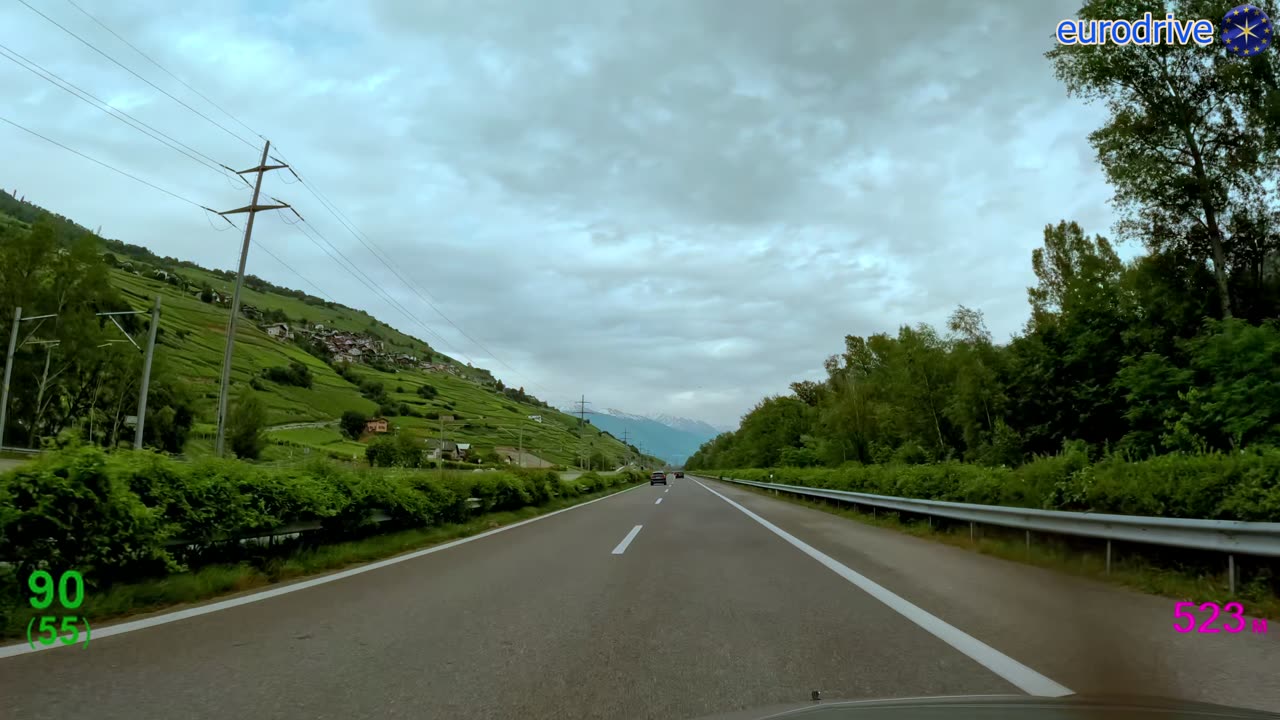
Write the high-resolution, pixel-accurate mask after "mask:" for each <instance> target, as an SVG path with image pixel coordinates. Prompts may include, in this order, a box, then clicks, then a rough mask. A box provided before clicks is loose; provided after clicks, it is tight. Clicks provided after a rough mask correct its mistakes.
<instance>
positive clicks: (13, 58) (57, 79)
mask: <svg viewBox="0 0 1280 720" xmlns="http://www.w3.org/2000/svg"><path fill="white" fill-rule="evenodd" d="M0 55H3V56H4V57H5V58H7V59H8V60H9V61H10V62H12V63H14V64H15V65H17V66H19V67H21V68H23V69H24V70H26V71H28V72H30V73H32V74H34V75H35V76H37V77H39V78H41V79H43V80H45V81H46V82H48V83H49V84H51V85H53V86H54V87H57V88H59V89H61V90H63V91H65V92H67V93H68V94H70V95H71V96H73V97H75V98H77V99H78V100H81V101H82V102H84V103H86V104H88V105H91V106H93V107H94V108H96V109H98V110H101V111H103V112H105V113H107V114H108V115H110V116H111V117H113V118H115V119H116V120H119V121H120V122H122V123H124V124H126V125H128V126H129V127H131V128H133V129H135V130H137V131H138V132H140V133H142V134H144V135H146V136H147V137H150V138H151V139H153V140H155V141H157V142H159V143H161V144H163V145H165V146H166V147H169V148H172V149H173V150H175V151H177V152H179V153H182V154H183V155H185V156H187V157H188V158H191V160H193V161H195V162H197V163H200V164H201V165H203V166H204V167H207V168H209V169H210V170H213V171H214V172H217V173H219V174H222V175H224V176H225V175H226V173H225V172H224V171H230V168H228V167H227V166H226V165H224V164H222V163H220V162H218V161H217V160H214V159H213V158H211V157H209V156H208V155H205V154H204V153H202V152H200V151H199V150H196V149H195V148H193V147H191V146H190V145H187V144H186V143H184V142H182V141H181V140H178V139H176V138H174V137H172V136H171V135H168V134H167V133H165V132H163V131H161V130H157V129H156V128H154V127H152V126H151V125H148V124H147V123H145V122H143V121H142V120H139V119H137V118H135V117H134V116H132V115H130V114H129V113H127V112H125V111H123V110H120V109H119V108H117V107H115V106H113V105H111V104H110V103H108V102H106V101H105V100H103V99H102V98H99V97H98V96H96V95H94V94H93V93H91V92H89V91H88V90H85V89H84V88H81V87H80V86H78V85H76V84H75V83H73V82H71V81H70V80H67V79H65V78H63V77H61V76H59V75H58V74H57V73H55V72H53V71H51V70H49V69H48V68H45V67H43V66H41V65H40V64H39V63H37V62H35V61H34V60H31V59H30V58H27V57H25V56H23V55H22V53H19V52H18V51H16V50H14V49H12V48H10V47H7V46H5V45H3V44H0ZM95 103H97V104H95ZM126 118H127V119H126ZM139 126H141V127H139ZM144 128H145V129H144ZM157 135H159V136H162V137H163V139H162V137H157ZM179 145H180V146H182V147H178V146H179ZM183 148H186V149H185V150H184V149H183ZM188 150H190V151H191V152H187V151H188ZM192 153H195V154H194V155H193V154H192ZM196 155H199V156H200V157H196ZM201 158H204V160H201ZM206 161H207V162H206ZM236 177H237V178H238V179H240V180H243V179H244V178H240V177H239V176H238V175H237V176H236Z"/></svg>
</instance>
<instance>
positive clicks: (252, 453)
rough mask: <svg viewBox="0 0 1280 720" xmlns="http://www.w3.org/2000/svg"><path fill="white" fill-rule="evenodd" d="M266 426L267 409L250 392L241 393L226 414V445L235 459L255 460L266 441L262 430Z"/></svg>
mask: <svg viewBox="0 0 1280 720" xmlns="http://www.w3.org/2000/svg"><path fill="white" fill-rule="evenodd" d="M266 425H267V407H266V405H265V404H263V402H262V398H261V397H259V396H258V394H257V393H256V392H253V391H252V390H245V391H243V392H242V393H241V394H240V396H239V397H238V398H237V399H236V401H235V403H234V404H232V406H231V411H230V412H229V413H228V414H227V445H228V446H229V447H230V448H231V451H232V452H234V453H235V454H236V457H239V458H242V459H245V460H257V459H258V456H260V455H261V454H262V448H263V446H264V445H265V444H266V439H265V438H264V437H263V435H262V429H263V428H264V427H266Z"/></svg>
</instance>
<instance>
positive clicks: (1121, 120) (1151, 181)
mask: <svg viewBox="0 0 1280 720" xmlns="http://www.w3.org/2000/svg"><path fill="white" fill-rule="evenodd" d="M1151 9H1153V8H1152V7H1151V6H1150V5H1149V4H1147V3H1144V2H1137V1H1136V0H1087V1H1086V2H1085V3H1084V6H1083V7H1082V8H1081V9H1080V13H1079V14H1080V17H1081V18H1086V19H1097V20H1102V19H1107V18H1115V17H1136V16H1138V15H1141V14H1142V12H1143V11H1144V10H1151ZM1155 9H1156V10H1157V14H1160V8H1155ZM1164 9H1167V10H1168V11H1171V12H1173V13H1174V14H1175V15H1177V16H1178V17H1214V16H1215V15H1216V14H1217V13H1220V12H1222V8H1221V6H1219V5H1215V4H1213V3H1210V2H1207V1H1205V0H1174V1H1173V2H1171V3H1165V6H1164ZM1047 56H1048V58H1049V59H1050V60H1051V61H1052V63H1053V66H1054V70H1055V72H1056V74H1057V76H1058V78H1059V79H1060V80H1062V81H1063V83H1064V84H1065V85H1066V86H1067V90H1068V92H1069V93H1070V94H1072V95H1074V96H1077V97H1082V98H1084V99H1086V100H1088V101H1102V102H1103V103H1105V105H1106V107H1107V110H1108V112H1109V115H1110V117H1109V119H1108V121H1107V122H1106V124H1104V125H1103V126H1102V127H1101V128H1099V129H1098V130H1096V131H1094V132H1093V133H1092V134H1090V136H1089V140H1090V142H1091V143H1092V144H1093V146H1094V149H1095V150H1096V151H1097V153H1098V161H1099V162H1100V164H1101V165H1102V169H1103V171H1104V172H1105V173H1106V175H1107V179H1108V180H1109V181H1110V182H1111V184H1112V186H1113V188H1114V189H1115V200H1116V207H1117V208H1118V209H1119V210H1120V211H1121V213H1123V219H1122V221H1121V223H1120V225H1119V227H1120V229H1121V231H1122V235H1124V236H1126V237H1135V238H1141V239H1143V240H1145V242H1146V243H1147V245H1148V247H1149V248H1151V249H1152V250H1156V251H1160V250H1166V249H1171V248H1182V249H1186V250H1188V251H1190V252H1191V253H1192V254H1194V255H1195V256H1196V257H1199V258H1202V259H1207V260H1208V261H1209V262H1211V263H1212V266H1213V273H1214V277H1215V280H1216V284H1217V295H1218V301H1219V306H1220V310H1221V314H1222V317H1228V318H1229V317H1231V316H1232V298H1231V295H1232V293H1231V288H1230V285H1231V283H1230V282H1229V279H1228V273H1229V272H1230V268H1231V266H1232V263H1233V262H1238V261H1239V260H1238V256H1239V250H1240V247H1241V246H1242V245H1243V244H1245V243H1250V242H1251V243H1260V244H1266V245H1268V246H1269V247H1270V248H1271V249H1272V250H1273V251H1274V249H1275V248H1276V247H1277V245H1276V236H1275V234H1273V233H1268V232H1263V231H1262V229H1261V228H1259V227H1258V223H1257V220H1258V217H1257V216H1256V209H1257V208H1258V206H1259V204H1260V203H1262V202H1264V201H1265V200H1266V199H1268V197H1269V196H1270V195H1271V193H1270V192H1269V191H1268V189H1267V186H1266V183H1267V181H1268V179H1269V178H1270V177H1272V176H1274V174H1275V172H1276V170H1277V167H1278V164H1280V156H1278V155H1277V153H1276V146H1275V141H1274V138H1273V139H1271V140H1269V139H1268V138H1267V130H1268V127H1267V125H1266V124H1265V123H1263V122H1257V121H1256V120H1257V119H1258V118H1257V117H1256V115H1257V112H1256V109H1257V108H1259V106H1260V104H1261V103H1263V102H1265V101H1261V100H1259V98H1261V97H1263V96H1267V95H1269V96H1272V97H1273V96H1274V95H1275V93H1274V91H1273V90H1272V88H1274V87H1275V85H1274V78H1276V76H1277V73H1276V68H1277V65H1276V63H1277V62H1280V61H1278V60H1277V59H1276V57H1275V53H1262V54H1261V55H1259V56H1257V57H1255V58H1250V60H1249V61H1247V62H1240V61H1239V60H1237V59H1236V58H1234V57H1232V56H1230V55H1229V54H1228V53H1225V52H1223V51H1222V49H1221V48H1220V47H1219V46H1218V45H1217V44H1216V43H1213V44H1210V45H1207V46H1204V47H1200V46H1197V45H1185V46H1184V45H1174V44H1167V45H1150V46H1147V45H1128V46H1117V45H1114V44H1110V43H1109V44H1107V45H1105V46H1102V45H1059V46H1057V47H1055V48H1054V49H1053V50H1051V51H1049V52H1048V53H1047ZM1263 78H1269V80H1264V79H1263ZM1268 83H1270V87H1268ZM1274 106H1275V104H1274V103H1272V107H1274ZM1241 107H1243V108H1245V109H1239V108H1241ZM1251 109H1254V110H1253V111H1251ZM1251 120H1254V121H1253V122H1251ZM1269 207H1274V206H1269Z"/></svg>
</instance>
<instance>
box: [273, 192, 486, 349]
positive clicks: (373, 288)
mask: <svg viewBox="0 0 1280 720" xmlns="http://www.w3.org/2000/svg"><path fill="white" fill-rule="evenodd" d="M295 214H296V211H295ZM298 217H299V218H302V216H301V215H298ZM294 224H295V225H296V226H297V229H298V232H300V233H302V235H303V236H304V237H306V238H307V239H308V240H310V241H311V243H312V244H314V245H315V246H316V247H318V248H320V251H321V252H323V253H324V254H325V255H327V256H328V257H329V259H330V260H333V261H334V262H335V263H337V264H338V267H341V268H342V269H343V270H344V271H346V272H347V274H349V275H351V276H352V277H354V278H355V279H356V280H358V281H359V282H360V283H361V284H362V285H364V286H365V287H366V288H368V289H369V292H371V293H373V294H374V295H375V296H377V297H378V298H379V299H381V300H384V301H386V302H387V304H388V305H390V306H391V307H392V308H394V309H396V310H398V311H399V312H400V314H402V315H404V316H405V318H407V319H408V320H409V322H411V323H417V325H418V326H419V327H421V328H422V329H424V330H426V331H427V333H428V334H430V335H432V336H434V337H436V338H438V339H439V340H440V342H441V344H443V345H444V346H445V347H446V348H447V349H448V350H449V352H450V353H452V354H457V355H461V356H462V357H463V359H465V360H466V361H467V362H471V363H472V364H474V362H473V361H472V360H471V358H469V357H467V356H466V354H464V353H461V352H458V350H456V349H455V348H453V347H452V346H451V345H450V343H449V341H448V340H446V339H445V338H444V336H442V335H440V334H439V333H437V332H436V331H435V330H433V329H431V327H429V326H428V325H427V324H426V323H424V322H422V321H421V320H419V319H418V318H417V317H415V316H414V315H413V314H412V313H410V312H409V311H408V310H407V309H406V308H405V307H404V306H403V305H401V304H400V303H399V302H398V301H396V300H395V299H394V298H392V297H391V296H390V295H388V294H387V292H386V291H385V290H383V289H381V288H379V287H378V286H377V283H376V281H374V280H373V279H372V278H370V277H369V276H368V275H367V274H365V272H364V271H363V270H361V269H360V267H359V266H357V265H356V264H355V263H353V262H352V261H351V259H350V258H348V257H347V256H346V255H345V254H344V253H343V252H342V251H341V250H339V249H338V247H337V246H336V245H334V244H333V243H332V242H330V241H329V239H328V238H326V237H325V236H324V235H323V234H322V233H321V232H320V231H319V230H318V229H317V228H316V227H315V226H314V225H312V224H311V223H309V222H306V221H305V219H304V220H303V222H298V223H294ZM317 238H318V240H317ZM320 242H324V244H325V245H328V246H329V248H332V250H333V252H334V253H337V257H335V256H334V255H333V253H331V252H329V250H328V249H326V248H325V246H324V245H321V244H320ZM339 257H340V258H342V260H339V259H338V258H339ZM344 261H345V264H344Z"/></svg>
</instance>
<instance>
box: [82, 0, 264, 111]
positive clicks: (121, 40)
mask: <svg viewBox="0 0 1280 720" xmlns="http://www.w3.org/2000/svg"><path fill="white" fill-rule="evenodd" d="M67 2H69V3H71V6H72V7H74V8H75V9H77V10H79V11H80V12H82V13H84V14H85V16H86V17H88V18H89V19H90V20H92V21H94V22H95V23H97V24H98V25H99V26H101V27H102V29H103V30H106V31H107V32H109V33H111V34H112V35H114V36H115V37H116V39H117V40H119V41H120V42H122V43H124V44H125V45H128V46H129V48H130V49H132V50H133V51H134V52H136V53H138V54H139V55H141V56H142V57H144V58H146V59H147V61H148V62H150V63H151V64H152V65H155V66H156V67H158V68H160V69H161V70H162V71H164V73H165V74H166V75H168V76H169V77H171V78H173V79H174V80H177V81H178V82H180V83H182V86H183V87H185V88H186V89H188V90H190V91H191V92H193V93H195V94H196V95H199V96H200V98H201V99H202V100H204V101H205V102H207V103H209V104H210V105H212V106H213V107H215V108H217V109H218V111H219V112H221V113H222V114H223V115H226V116H227V117H229V118H231V119H232V120H235V121H236V122H237V123H240V127H242V128H244V129H245V130H248V131H249V132H251V133H253V134H254V135H257V134H258V133H257V132H256V131H255V130H254V129H253V128H251V127H249V126H248V125H245V124H244V123H243V122H242V121H241V120H240V118H238V117H236V116H235V115H232V114H231V113H229V112H227V111H226V110H225V109H224V108H223V107H222V106H221V105H219V104H218V103H216V102H214V101H212V100H210V99H209V98H208V97H207V96H206V95H205V94H204V93H202V92H200V91H199V90H197V89H195V88H193V87H191V86H190V85H188V84H187V82H186V81H185V80H183V79H182V78H180V77H178V76H177V75H174V74H173V73H171V72H169V69H168V68H166V67H165V66H163V65H161V64H160V63H158V62H156V61H155V60H154V59H152V58H151V56H150V55H148V54H146V53H144V52H142V51H141V50H139V49H138V48H137V47H136V46H135V45H134V44H133V43H131V42H129V41H128V40H125V39H124V38H123V37H121V36H120V33H118V32H116V31H115V30H112V29H111V28H109V27H107V24H106V23H104V22H102V21H101V20H99V19H98V18H96V17H94V16H93V15H91V14H90V13H89V11H87V10H85V9H84V8H82V7H80V6H79V5H77V4H76V3H75V0H67Z"/></svg>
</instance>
